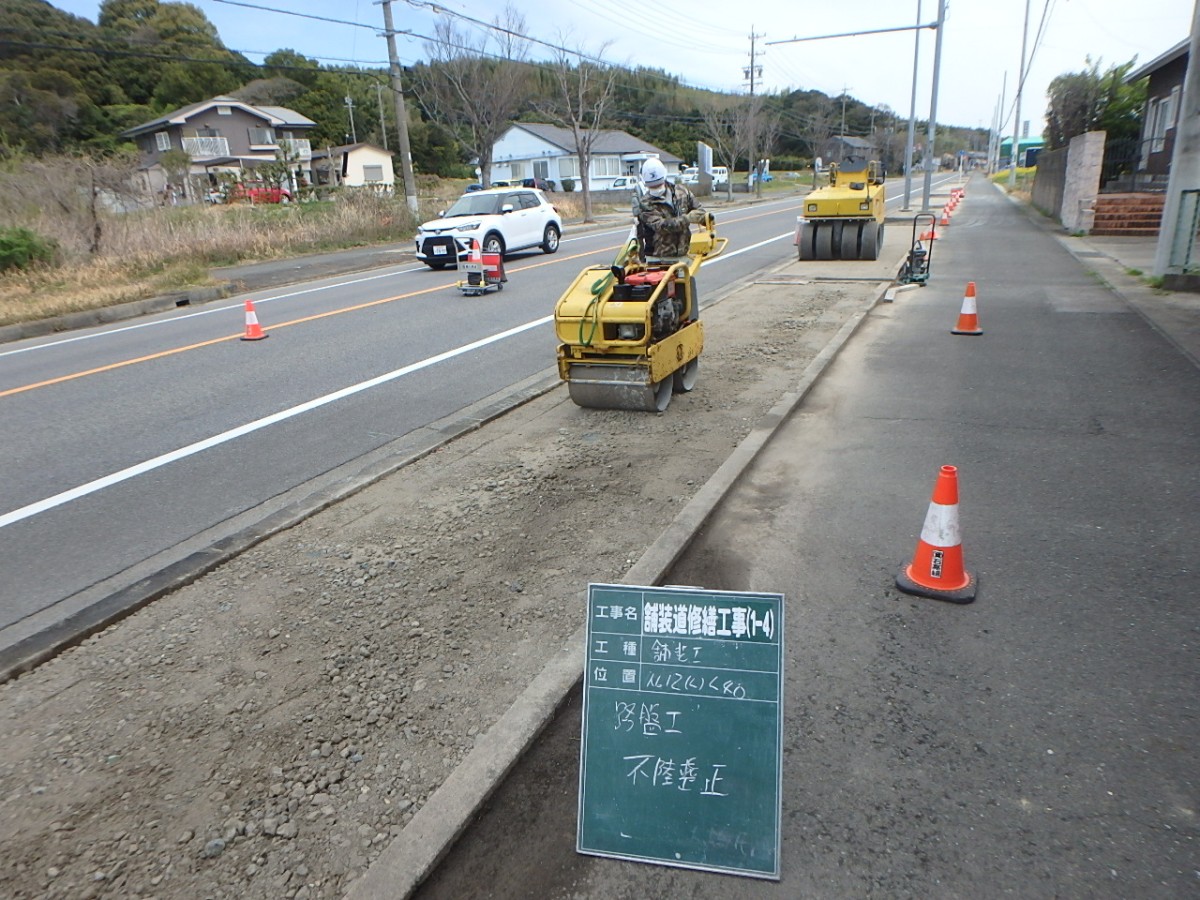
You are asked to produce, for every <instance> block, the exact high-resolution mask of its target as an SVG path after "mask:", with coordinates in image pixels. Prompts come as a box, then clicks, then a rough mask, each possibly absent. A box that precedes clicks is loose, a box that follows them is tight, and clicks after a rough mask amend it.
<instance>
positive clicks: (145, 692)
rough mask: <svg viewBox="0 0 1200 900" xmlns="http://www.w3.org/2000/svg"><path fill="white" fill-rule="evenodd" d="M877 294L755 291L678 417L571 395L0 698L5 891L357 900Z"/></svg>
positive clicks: (291, 533) (183, 595) (513, 416)
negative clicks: (388, 851) (589, 404)
mask: <svg viewBox="0 0 1200 900" xmlns="http://www.w3.org/2000/svg"><path fill="white" fill-rule="evenodd" d="M873 290H874V287H873V286H871V285H864V284H840V285H838V284H826V285H820V284H817V285H807V286H790V285H789V286H780V285H772V286H766V285H755V286H750V287H748V288H746V289H744V290H742V291H740V292H738V293H736V294H733V295H731V296H730V297H728V298H726V299H725V300H724V301H722V302H720V303H719V304H716V305H715V306H713V307H711V308H710V309H709V310H708V311H706V313H705V323H706V343H707V346H706V348H705V352H704V354H703V356H702V357H701V377H700V381H699V383H698V385H697V387H696V390H695V391H694V392H692V393H691V394H687V395H677V396H676V397H675V399H674V400H673V402H672V404H671V406H670V408H669V409H668V410H667V412H666V413H665V414H648V413H627V412H605V411H596V410H582V409H579V408H577V407H575V406H574V405H573V404H572V403H571V402H570V400H569V399H568V397H567V394H566V391H565V389H562V388H559V389H556V390H554V391H552V392H550V393H549V394H546V395H544V396H542V397H540V398H538V399H536V400H534V401H532V402H530V403H527V404H526V405H524V406H522V407H521V408H519V409H517V410H515V411H513V412H511V413H509V414H508V415H506V416H504V417H502V418H501V419H499V420H497V421H495V422H493V423H491V424H489V425H488V426H486V427H485V428H483V429H481V430H479V431H477V432H474V433H472V434H469V435H467V436H465V437H463V438H460V439H458V440H456V441H454V442H452V443H450V444H448V445H446V446H445V447H444V448H442V449H441V450H439V451H438V452H436V453H434V454H432V455H430V456H429V457H426V458H425V459H423V460H422V461H420V462H418V463H416V464H414V465H412V466H410V467H407V468H405V469H403V470H401V471H400V472H398V473H396V474H394V475H392V476H390V477H388V478H386V479H384V480H382V481H380V482H378V483H376V484H374V485H372V486H370V487H369V488H367V489H365V490H363V491H362V492H360V493H359V494H356V495H355V496H353V497H352V498H350V499H349V500H348V501H345V502H343V503H341V504H339V505H337V506H335V507H333V508H331V509H329V510H327V511H326V512H324V513H321V514H319V515H317V516H314V517H312V518H311V519H309V520H307V521H305V522H304V523H302V524H300V525H298V526H296V527H294V528H292V529H290V530H288V531H286V532H283V533H281V534H279V535H277V536H276V537H274V538H272V539H270V540H268V541H266V542H264V543H262V544H259V545H258V546H256V547H255V548H253V549H252V550H250V551H249V552H247V553H245V554H243V555H242V556H240V557H238V558H237V559H235V560H233V561H231V562H230V563H228V564H226V565H224V566H223V567H221V568H219V569H218V570H216V571H214V572H213V573H211V574H209V575H208V576H206V577H204V578H202V579H200V580H199V581H197V582H196V583H194V584H192V585H191V586H189V587H187V588H185V589H183V590H180V591H178V592H177V593H175V594H173V595H171V596H169V597H167V598H164V599H162V600H160V601H158V602H157V603H154V604H152V605H151V606H149V607H147V608H145V609H143V610H142V611H140V612H138V613H137V614H135V615H133V616H132V617H130V618H128V619H126V620H124V621H122V622H120V623H119V624H116V625H114V626H112V627H110V628H109V629H107V630H106V631H104V632H102V633H101V634H98V635H96V636H94V637H93V638H91V639H89V640H88V641H87V642H86V643H84V644H83V645H81V646H79V647H77V648H75V649H73V650H70V651H68V652H66V653H64V654H63V655H61V656H60V657H58V658H57V659H55V660H53V661H51V662H49V663H46V664H45V665H43V666H42V667H40V668H39V669H37V670H35V671H33V672H31V673H29V674H26V675H24V676H22V677H21V678H19V679H17V680H15V681H13V682H10V683H8V684H6V685H3V686H2V687H0V721H2V722H3V733H4V743H3V746H4V752H3V754H0V895H3V896H6V897H13V898H34V897H38V898H51V897H55V898H57V897H69V898H91V897H121V898H147V897H157V898H187V900H193V898H234V897H237V898H280V897H284V898H332V897H339V896H340V895H341V894H342V892H343V891H344V889H345V888H346V886H347V885H348V884H349V883H350V882H351V881H352V880H353V879H355V878H356V877H357V876H359V875H361V874H362V873H363V872H364V871H365V870H366V868H367V867H368V866H369V865H370V863H371V862H372V861H373V860H374V859H375V858H376V857H377V856H378V855H379V853H380V852H381V851H382V849H383V848H384V847H385V846H386V844H387V842H388V841H389V840H390V839H391V837H392V836H394V835H395V834H398V833H399V831H400V830H401V829H403V828H404V825H405V823H406V822H408V821H409V820H410V819H411V817H412V816H413V814H414V813H415V812H416V810H418V809H419V808H420V807H421V805H422V804H424V803H425V802H426V801H427V800H428V798H429V797H430V795H431V794H432V793H433V792H434V790H435V789H436V788H437V787H438V786H439V785H440V784H441V783H442V781H443V780H444V779H445V777H446V776H447V774H448V773H449V772H450V771H451V770H452V769H453V768H454V767H455V766H456V765H457V764H458V763H459V762H460V761H461V760H462V759H463V758H464V756H465V755H466V754H467V753H468V752H469V751H470V749H471V748H472V746H473V744H474V742H475V740H476V738H477V737H478V736H480V735H482V734H483V733H485V732H486V731H487V730H488V728H489V727H490V726H491V725H492V724H493V723H494V722H495V721H496V719H497V718H499V716H500V715H501V714H502V713H503V712H504V710H505V709H506V708H507V707H508V706H509V705H510V704H511V702H512V701H513V699H514V698H515V697H516V696H517V695H518V694H519V693H520V692H521V691H522V690H523V689H524V688H525V686H526V685H527V684H528V683H529V682H530V681H531V680H532V679H533V677H534V676H535V675H536V674H537V672H538V671H540V669H541V668H542V666H543V665H544V663H545V662H546V660H547V653H548V652H550V651H549V650H548V649H547V648H556V647H558V646H559V645H560V644H561V642H562V640H564V639H565V638H566V637H567V636H569V635H571V634H572V633H573V632H574V631H575V630H576V629H577V628H578V627H579V625H580V623H581V621H582V618H581V617H582V614H583V602H584V594H585V590H586V586H587V584H588V582H590V581H617V580H620V579H621V576H622V574H623V573H624V572H626V571H627V570H628V569H629V567H630V566H631V565H632V564H633V563H634V562H635V561H636V560H637V558H638V557H639V555H640V554H641V552H642V550H643V549H644V548H645V547H647V546H648V545H649V544H650V543H651V542H652V541H653V540H654V539H655V538H656V537H657V536H658V535H659V534H660V533H661V531H662V530H663V529H664V528H665V526H666V525H667V524H668V523H669V522H670V521H671V520H672V519H673V518H674V517H675V515H676V513H677V512H678V510H679V509H681V508H682V505H683V504H684V503H686V501H687V500H688V499H689V498H690V497H691V496H692V494H694V493H695V491H696V490H697V489H698V488H699V487H700V486H701V485H702V484H703V483H704V481H705V480H706V479H707V478H708V476H709V475H710V474H711V473H712V472H713V471H715V470H716V468H717V467H718V466H719V465H720V464H721V463H722V462H723V461H724V460H725V458H726V457H727V456H728V455H729V453H730V451H731V450H732V449H733V448H734V447H735V446H736V445H737V443H738V442H739V441H740V440H741V439H742V438H743V437H744V436H745V435H746V434H747V433H748V432H749V430H750V428H751V427H752V425H753V424H754V423H755V422H756V421H757V420H758V419H759V417H760V416H761V415H762V414H763V413H765V412H766V411H767V410H768V409H769V408H770V407H771V406H772V405H773V404H774V403H775V402H776V400H777V399H778V398H779V396H780V395H781V394H782V393H784V392H785V391H787V390H789V389H791V388H793V387H794V386H795V384H796V382H797V381H798V379H799V375H800V373H801V372H802V371H803V369H804V367H805V366H806V365H807V364H808V362H809V361H810V360H811V359H812V357H813V356H814V355H815V354H816V353H817V352H818V351H819V349H820V348H821V347H822V346H823V345H824V344H825V343H826V342H827V341H828V339H829V338H830V337H831V336H832V335H833V333H834V332H835V331H836V330H837V329H838V328H839V327H840V326H841V325H842V323H843V322H844V321H845V320H846V319H847V318H848V317H849V316H850V315H851V314H852V313H853V312H854V311H856V310H858V309H859V308H861V304H862V302H863V301H864V300H865V299H866V298H867V296H868V295H870V294H871V293H872V292H873ZM581 654H582V649H581ZM580 664H581V665H582V655H581V659H580Z"/></svg>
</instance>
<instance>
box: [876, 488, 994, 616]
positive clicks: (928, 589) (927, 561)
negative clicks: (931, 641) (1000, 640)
mask: <svg viewBox="0 0 1200 900" xmlns="http://www.w3.org/2000/svg"><path fill="white" fill-rule="evenodd" d="M978 584H979V582H978V581H977V580H976V579H975V576H973V575H971V574H970V573H968V572H967V571H966V570H965V569H964V568H963V557H962V537H961V535H960V534H959V530H958V469H957V468H955V467H954V466H942V469H941V471H940V472H939V473H938V479H937V482H936V483H935V484H934V486H933V499H932V500H931V501H930V502H929V512H927V513H926V514H925V525H924V527H922V528H921V537H920V538H919V539H918V540H917V549H916V552H915V553H914V554H913V560H912V562H911V563H909V564H908V565H907V566H905V567H904V568H903V569H901V570H900V574H899V575H897V576H896V587H898V588H900V590H902V591H904V592H905V593H906V594H916V595H917V596H918V597H929V598H931V599H933V600H948V601H950V602H951V603H970V602H971V601H972V600H974V599H975V589H976V588H977V587H978Z"/></svg>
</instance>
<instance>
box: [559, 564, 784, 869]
mask: <svg viewBox="0 0 1200 900" xmlns="http://www.w3.org/2000/svg"><path fill="white" fill-rule="evenodd" d="M587 612H588V619H587V652H586V661H587V671H586V673H585V677H584V692H583V741H582V745H581V748H580V759H579V828H578V836H577V839H576V849H577V850H578V851H579V852H580V853H587V854H592V855H595V856H608V857H615V858H618V859H628V860H636V861H640V862H650V863H659V864H662V865H671V866H682V867H684V868H689V869H702V870H706V871H713V872H727V873H733V874H740V875H750V876H754V877H757V878H774V879H778V878H779V842H780V809H781V803H780V799H781V791H782V741H783V716H782V711H783V595H782V594H757V593H736V592H728V591H705V590H700V589H697V588H674V587H632V586H628V585H612V584H592V585H589V586H588V611H587Z"/></svg>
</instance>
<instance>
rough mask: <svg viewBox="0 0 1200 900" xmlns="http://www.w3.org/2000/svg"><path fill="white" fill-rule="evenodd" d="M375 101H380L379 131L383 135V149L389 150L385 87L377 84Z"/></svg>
mask: <svg viewBox="0 0 1200 900" xmlns="http://www.w3.org/2000/svg"><path fill="white" fill-rule="evenodd" d="M375 99H376V100H378V101H379V130H380V132H382V134H383V149H384V150H386V149H387V148H388V145H387V119H386V118H385V117H384V115H383V85H382V84H379V83H378V82H376V83H375Z"/></svg>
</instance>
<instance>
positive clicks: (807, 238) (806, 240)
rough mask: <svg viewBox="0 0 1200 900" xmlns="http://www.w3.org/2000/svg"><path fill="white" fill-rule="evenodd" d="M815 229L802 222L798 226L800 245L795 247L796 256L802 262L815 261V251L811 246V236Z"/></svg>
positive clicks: (808, 223) (810, 224) (809, 223)
mask: <svg viewBox="0 0 1200 900" xmlns="http://www.w3.org/2000/svg"><path fill="white" fill-rule="evenodd" d="M816 230H817V229H816V228H815V227H814V226H813V224H812V223H811V222H802V223H801V224H800V245H799V247H797V255H798V256H799V257H800V259H802V260H808V259H816V258H817V251H816V248H815V247H814V246H813V234H814V232H816Z"/></svg>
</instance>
